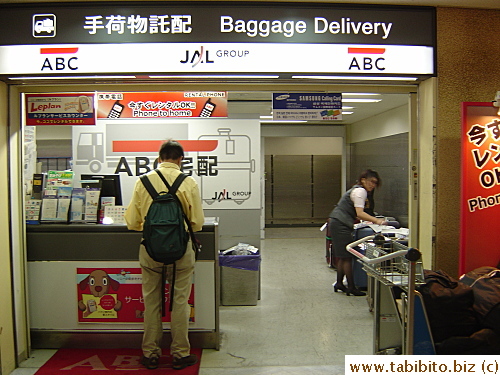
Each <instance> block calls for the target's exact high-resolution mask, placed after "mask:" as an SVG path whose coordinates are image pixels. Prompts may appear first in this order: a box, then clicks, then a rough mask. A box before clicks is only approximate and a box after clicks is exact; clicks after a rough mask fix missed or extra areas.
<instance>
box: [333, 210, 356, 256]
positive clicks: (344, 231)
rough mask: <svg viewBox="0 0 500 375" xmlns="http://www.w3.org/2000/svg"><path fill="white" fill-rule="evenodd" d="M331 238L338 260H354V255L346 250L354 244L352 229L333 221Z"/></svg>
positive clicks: (335, 220)
mask: <svg viewBox="0 0 500 375" xmlns="http://www.w3.org/2000/svg"><path fill="white" fill-rule="evenodd" d="M330 236H331V238H332V245H333V253H334V255H335V256H336V257H337V258H354V255H352V254H351V253H350V252H348V251H347V250H346V249H345V248H346V246H347V245H349V244H350V243H351V242H354V239H353V237H352V228H349V227H348V226H347V225H345V224H343V223H341V222H340V221H339V220H337V219H331V220H330Z"/></svg>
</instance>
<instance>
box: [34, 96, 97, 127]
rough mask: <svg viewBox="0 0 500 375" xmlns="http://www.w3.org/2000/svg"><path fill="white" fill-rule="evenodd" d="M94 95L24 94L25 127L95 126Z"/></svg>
mask: <svg viewBox="0 0 500 375" xmlns="http://www.w3.org/2000/svg"><path fill="white" fill-rule="evenodd" d="M94 104H95V94H94V93H61V94H53V93H51V94H26V95H25V114H26V125H29V126H40V125H95V124H96V113H95V108H94Z"/></svg>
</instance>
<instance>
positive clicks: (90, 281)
mask: <svg viewBox="0 0 500 375" xmlns="http://www.w3.org/2000/svg"><path fill="white" fill-rule="evenodd" d="M76 282H77V296H78V301H77V305H76V311H77V312H78V322H80V323H98V322H101V323H104V322H105V323H110V322H111V323H140V322H142V321H143V320H144V300H143V297H142V275H141V269H140V268H77V269H76ZM164 302H165V306H166V309H165V316H164V317H163V318H162V321H163V322H170V311H169V309H168V306H169V304H170V285H169V284H168V283H166V284H165V300H164ZM188 303H189V305H190V307H191V311H190V322H194V284H192V286H191V295H190V296H189V300H188Z"/></svg>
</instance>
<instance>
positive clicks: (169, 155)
mask: <svg viewBox="0 0 500 375" xmlns="http://www.w3.org/2000/svg"><path fill="white" fill-rule="evenodd" d="M159 154H160V160H177V159H179V158H180V157H181V156H182V157H183V156H184V149H183V148H182V146H181V144H180V143H179V142H177V141H174V140H173V139H169V140H168V141H166V142H165V143H164V144H162V145H161V147H160V152H159Z"/></svg>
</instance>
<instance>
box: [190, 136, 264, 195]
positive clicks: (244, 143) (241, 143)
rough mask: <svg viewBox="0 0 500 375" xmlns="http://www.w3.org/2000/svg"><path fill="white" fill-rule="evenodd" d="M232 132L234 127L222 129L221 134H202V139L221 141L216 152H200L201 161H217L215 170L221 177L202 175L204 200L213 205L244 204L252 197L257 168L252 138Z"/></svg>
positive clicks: (201, 186)
mask: <svg viewBox="0 0 500 375" xmlns="http://www.w3.org/2000/svg"><path fill="white" fill-rule="evenodd" d="M231 132H232V129H230V128H219V129H217V133H218V134H207V135H201V136H200V137H199V138H198V139H199V140H216V141H217V147H216V148H215V149H214V150H213V151H211V152H203V153H198V159H200V157H204V158H206V163H207V164H210V163H211V162H215V160H217V162H216V164H217V165H216V167H214V168H216V171H217V172H216V173H217V175H216V177H217V178H214V177H215V176H211V175H210V173H206V174H205V175H201V176H200V188H201V189H200V190H201V199H202V200H203V201H204V202H205V203H207V204H209V205H211V204H213V203H214V202H217V201H221V200H225V201H230V202H234V203H236V204H238V205H240V204H242V203H243V202H244V201H246V200H248V199H250V197H251V194H252V191H251V187H252V174H254V173H255V172H256V169H255V159H253V158H252V147H251V144H252V142H251V139H250V137H249V136H247V135H242V134H240V135H235V134H231ZM215 158H217V159H215ZM199 162H200V160H199ZM254 178H255V177H254ZM254 194H255V192H254Z"/></svg>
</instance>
